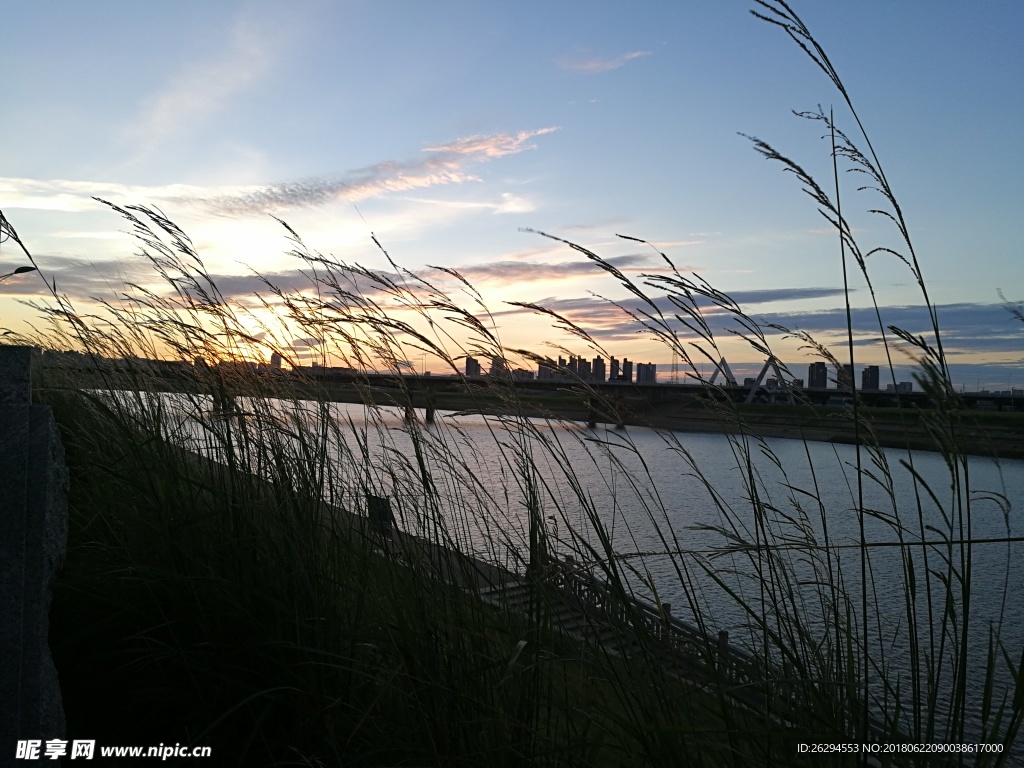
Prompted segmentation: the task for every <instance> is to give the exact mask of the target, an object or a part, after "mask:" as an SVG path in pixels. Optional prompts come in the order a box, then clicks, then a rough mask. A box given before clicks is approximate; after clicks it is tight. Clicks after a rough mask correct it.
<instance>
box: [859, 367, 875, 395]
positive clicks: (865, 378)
mask: <svg viewBox="0 0 1024 768" xmlns="http://www.w3.org/2000/svg"><path fill="white" fill-rule="evenodd" d="M860 388H861V389H864V390H869V391H872V392H876V391H878V366H877V365H866V366H864V370H863V371H861V372H860Z"/></svg>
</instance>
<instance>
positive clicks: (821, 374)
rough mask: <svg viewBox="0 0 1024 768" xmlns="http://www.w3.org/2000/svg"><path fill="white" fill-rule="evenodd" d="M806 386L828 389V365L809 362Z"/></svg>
mask: <svg viewBox="0 0 1024 768" xmlns="http://www.w3.org/2000/svg"><path fill="white" fill-rule="evenodd" d="M807 388H808V389H828V366H827V365H825V363H811V364H810V365H809V366H808V367H807Z"/></svg>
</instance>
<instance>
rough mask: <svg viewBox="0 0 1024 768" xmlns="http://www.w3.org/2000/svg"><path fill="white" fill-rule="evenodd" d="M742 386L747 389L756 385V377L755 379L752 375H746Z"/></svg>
mask: <svg viewBox="0 0 1024 768" xmlns="http://www.w3.org/2000/svg"><path fill="white" fill-rule="evenodd" d="M743 386H744V387H746V388H747V389H750V388H751V387H756V386H757V379H755V378H754V377H753V376H747V378H745V379H744V380H743Z"/></svg>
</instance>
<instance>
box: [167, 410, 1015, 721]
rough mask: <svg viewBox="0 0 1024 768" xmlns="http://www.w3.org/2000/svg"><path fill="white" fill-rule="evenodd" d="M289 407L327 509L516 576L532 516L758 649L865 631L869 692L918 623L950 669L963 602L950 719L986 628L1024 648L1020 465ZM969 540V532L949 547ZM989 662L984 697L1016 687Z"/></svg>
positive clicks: (905, 686) (580, 552)
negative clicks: (385, 522) (776, 638)
mask: <svg viewBox="0 0 1024 768" xmlns="http://www.w3.org/2000/svg"><path fill="white" fill-rule="evenodd" d="M189 400H190V401H191V402H192V404H191V405H185V404H184V403H182V404H180V407H181V408H182V410H183V411H184V410H187V409H188V408H190V407H194V405H195V399H194V398H189ZM239 406H240V408H241V410H243V411H245V410H246V409H247V405H246V403H245V402H244V401H243V400H240V401H239ZM296 407H298V408H299V409H300V411H301V412H296V411H295V410H294V409H295V408H296ZM286 413H291V414H292V415H291V417H290V418H291V419H292V420H293V423H295V424H300V423H301V424H305V425H307V426H308V425H310V424H320V425H321V426H323V425H329V430H328V431H329V432H330V437H329V440H328V443H329V445H330V448H329V453H330V455H331V457H332V459H333V461H332V464H333V466H332V468H331V471H330V472H328V473H327V477H326V479H325V486H324V492H325V495H326V496H327V497H328V499H329V500H330V501H331V502H332V503H334V504H336V505H338V506H344V507H345V508H348V509H364V508H365V497H366V495H367V494H372V495H376V496H386V497H388V498H389V500H390V501H391V504H392V508H393V511H394V514H395V518H396V521H397V524H398V525H399V526H400V527H402V528H404V529H405V530H407V531H409V532H411V533H416V534H419V535H424V536H427V537H430V538H433V539H435V540H436V539H438V538H440V539H442V540H444V541H445V542H446V543H448V544H450V545H451V546H456V547H458V548H460V549H462V550H463V551H469V552H472V553H473V554H475V555H477V556H480V557H483V558H485V559H488V560H490V561H492V562H496V563H498V564H500V565H504V566H505V567H507V568H509V569H510V570H522V569H523V567H524V565H525V562H526V560H527V559H528V557H529V541H530V535H529V529H530V520H531V513H530V512H531V510H532V511H533V515H532V518H533V520H534V521H535V522H537V521H542V522H543V524H544V527H545V529H546V532H547V535H548V541H549V545H550V548H551V550H552V551H553V552H554V553H555V554H557V555H558V556H559V557H562V558H564V557H566V556H570V557H572V558H573V560H574V562H575V563H577V564H578V565H579V566H580V567H583V568H588V569H589V570H591V571H592V572H594V573H596V574H598V575H604V574H606V573H607V569H609V568H614V569H617V570H618V571H619V572H620V573H622V574H623V577H624V578H625V580H626V581H627V583H628V584H629V585H630V586H631V588H632V589H633V590H634V591H635V592H636V593H637V594H638V595H639V596H641V597H643V598H646V599H658V600H660V601H662V602H667V603H671V604H672V606H673V613H674V615H676V616H678V617H679V618H682V619H683V620H685V621H688V622H691V623H698V621H699V623H701V624H702V625H703V626H705V627H706V628H707V630H708V631H709V632H712V633H715V632H717V631H718V630H722V629H725V630H728V631H729V632H730V637H731V638H732V639H733V640H734V641H737V642H740V643H741V644H743V645H745V646H747V647H748V648H749V649H751V650H753V651H755V652H765V648H766V647H769V650H768V651H767V652H768V653H769V655H772V654H778V649H777V647H772V646H773V645H774V644H773V643H770V642H769V643H766V642H765V640H766V639H767V634H766V629H770V630H772V631H777V632H778V633H779V634H781V635H783V636H787V635H788V636H789V637H790V638H791V639H792V638H799V633H800V632H805V633H806V634H805V639H813V640H814V641H818V640H821V639H822V638H832V639H833V640H836V641H838V642H841V640H842V638H844V637H847V636H850V637H853V638H855V639H856V640H857V641H861V639H862V638H865V639H866V641H867V647H868V652H867V653H866V654H864V653H860V654H859V655H860V658H861V660H862V661H863V658H864V657H870V659H871V663H872V664H873V665H875V666H874V667H873V668H870V669H869V671H868V673H867V674H868V675H869V677H872V678H873V679H872V690H873V691H874V692H875V694H876V695H878V696H880V697H881V696H884V690H885V683H884V681H886V680H887V681H888V685H890V686H893V687H895V686H896V685H897V682H898V684H899V686H900V690H901V691H903V692H904V693H903V695H904V697H905V696H906V695H907V691H908V690H910V689H911V687H912V685H911V678H912V675H911V673H910V670H911V669H913V668H915V665H913V664H912V663H911V661H910V658H911V657H910V648H911V646H912V645H913V642H914V641H912V640H911V637H912V636H913V635H914V633H916V636H917V640H916V647H917V648H918V649H920V650H921V651H922V652H924V653H928V654H929V655H930V656H931V657H932V662H931V667H932V671H933V672H935V673H938V672H939V671H940V670H941V674H942V676H943V679H945V678H948V676H949V675H950V671H951V670H952V669H954V668H955V667H956V666H957V665H958V664H959V660H958V659H957V654H956V652H955V650H954V649H955V648H956V645H957V642H958V640H957V627H960V626H962V622H963V621H964V619H965V617H966V616H967V615H968V613H967V610H966V608H968V607H969V625H968V626H969V630H968V643H967V647H966V655H965V658H966V661H967V668H968V670H969V671H968V674H967V676H966V677H967V682H966V683H965V685H966V689H967V697H966V700H967V702H968V711H967V712H965V713H963V715H962V716H963V718H964V720H965V721H966V722H967V728H968V731H969V732H970V733H973V734H980V733H981V732H982V731H981V729H982V721H981V717H980V715H979V714H978V713H979V711H980V704H979V702H980V700H981V698H983V695H984V671H985V657H986V652H987V649H988V642H989V637H990V631H992V632H993V633H995V635H994V636H996V637H998V638H1000V639H1001V642H1002V643H1003V646H1004V649H1005V652H1006V655H1008V656H1009V658H1010V659H1012V660H1013V662H1014V664H1016V663H1018V660H1019V659H1020V658H1021V650H1022V647H1024V621H1022V619H1024V616H1022V609H1021V605H1022V603H1021V601H1020V595H1021V594H1024V542H1021V541H1010V540H1011V539H1014V538H1020V537H1021V536H1022V535H1024V514H1022V511H1021V506H1022V504H1024V461H1002V462H996V461H994V460H991V459H987V458H980V457H970V459H969V460H968V461H967V462H966V464H965V465H963V466H958V467H957V472H956V473H951V471H950V467H948V466H947V464H946V463H945V461H944V460H943V458H942V457H941V456H940V455H939V454H936V453H927V452H907V451H899V450H894V449H885V450H879V451H877V452H871V451H868V450H867V449H863V448H862V449H861V450H860V457H859V464H858V450H857V448H856V447H855V446H851V445H834V444H830V443H815V442H807V443H805V442H803V441H798V440H788V439H782V438H767V439H756V438H753V437H749V438H743V437H740V436H730V435H719V434H699V433H672V432H663V431H654V430H650V429H645V428H640V427H628V428H626V429H603V428H602V429H588V428H586V427H585V426H583V425H580V424H575V423H564V422H561V423H549V422H546V421H543V420H516V419H510V418H499V417H487V418H484V417H482V416H477V415H455V414H451V413H443V412H439V413H438V414H437V419H436V421H435V423H434V424H431V425H420V424H416V425H410V423H408V422H406V421H405V420H404V418H403V417H404V413H403V412H402V411H400V410H399V409H394V408H386V407H381V408H372V409H367V408H364V407H363V406H358V405H348V404H340V403H334V404H329V405H316V404H312V403H306V404H298V405H296V404H284V403H282V404H281V405H280V409H279V414H286ZM858 466H859V467H860V470H859V471H858ZM858 479H859V480H860V483H859V484H858ZM860 510H863V514H862V513H861V511H860ZM968 538H970V539H971V540H972V541H974V542H977V543H973V544H972V545H967V544H961V543H959V541H960V540H965V539H968ZM862 542H864V543H866V544H867V545H868V546H866V547H862V546H861V544H862ZM922 542H928V543H927V544H924V545H922ZM864 576H866V578H867V593H866V595H865V594H864V593H863V590H862V589H861V584H862V583H864V579H863V577H864ZM968 580H969V586H968V584H967V583H966V582H967V581H968ZM947 583H949V584H951V587H950V588H949V589H948V590H947V588H946V586H945V585H946V584H947ZM911 584H913V589H911ZM968 589H969V595H968V596H967V597H966V598H965V597H964V595H965V594H966V593H967V592H968ZM911 594H913V595H914V596H913V597H908V595H911ZM929 596H930V598H931V599H929ZM947 597H948V599H947ZM912 615H916V617H917V618H916V621H913V620H911V618H910V617H911V616H912ZM943 617H946V618H945V620H944V619H943ZM837 619H838V620H839V622H840V623H844V624H846V625H847V629H845V630H839V631H836V629H835V624H836V620H837ZM865 624H866V626H867V629H866V630H865ZM792 642H795V643H797V644H799V645H801V647H803V646H805V645H806V643H805V642H804V641H802V640H799V639H795V640H792ZM805 650H806V648H805ZM997 656H998V657H999V659H998V661H997V668H996V674H995V677H996V681H995V685H994V695H995V697H996V699H998V698H999V697H1000V695H1001V692H1005V693H1008V694H1009V695H1010V696H1011V698H1012V695H1013V691H1012V681H1011V679H1010V675H1009V674H1008V673H1007V671H1006V663H1005V662H1004V661H1003V654H1001V653H1000V654H997ZM926 666H927V665H926V664H925V662H922V661H919V662H918V664H917V665H916V669H917V670H918V671H919V672H921V673H922V674H925V673H924V669H925V668H926ZM882 669H885V670H886V672H885V673H884V674H883V673H882V672H881V671H880V670H882ZM940 687H941V684H940ZM922 708H924V709H927V708H932V709H937V710H940V714H939V715H938V718H939V720H940V721H941V719H942V717H943V716H942V714H941V710H942V709H944V705H943V704H942V696H939V698H938V700H936V701H935V702H929V701H928V700H927V699H926V698H922V700H921V701H918V702H916V703H912V706H911V707H910V709H911V711H918V712H920V711H921V710H922Z"/></svg>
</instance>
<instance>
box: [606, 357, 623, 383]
mask: <svg viewBox="0 0 1024 768" xmlns="http://www.w3.org/2000/svg"><path fill="white" fill-rule="evenodd" d="M611 362H612V366H611V372H610V373H609V374H608V381H618V380H619V377H620V376H621V375H622V373H621V372H620V371H619V361H618V360H616V359H615V358H614V357H613V358H612V361H611Z"/></svg>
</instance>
